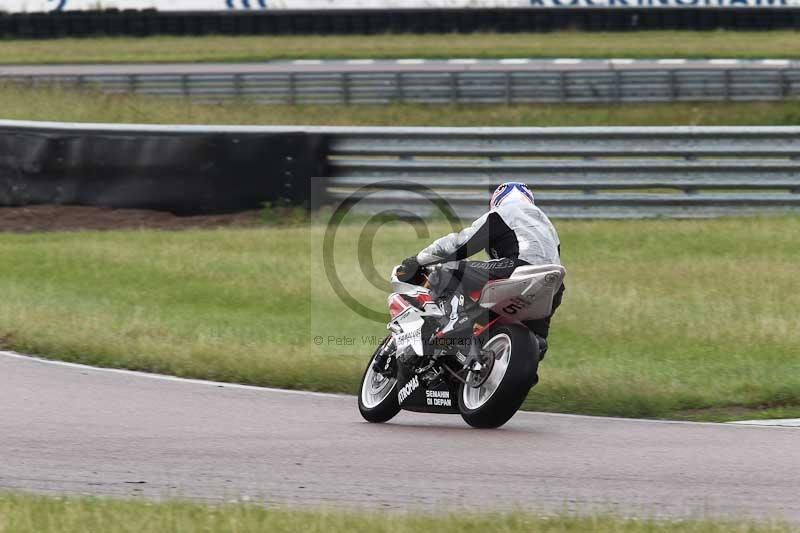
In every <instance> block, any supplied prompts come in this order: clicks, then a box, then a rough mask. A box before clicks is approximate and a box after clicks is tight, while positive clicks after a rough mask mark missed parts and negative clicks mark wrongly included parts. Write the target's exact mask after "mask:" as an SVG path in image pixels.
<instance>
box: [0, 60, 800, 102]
mask: <svg viewBox="0 0 800 533" xmlns="http://www.w3.org/2000/svg"><path fill="white" fill-rule="evenodd" d="M0 80H7V81H12V82H17V83H22V84H26V85H37V84H59V85H64V86H77V87H84V88H96V89H100V90H103V91H108V92H131V93H137V94H145V95H159V96H181V97H191V98H195V99H199V100H203V101H220V100H225V99H230V98H246V99H248V100H252V101H253V102H256V103H264V104H352V105H358V104H382V103H391V102H407V103H424V104H447V103H452V104H491V103H505V104H516V103H531V102H548V103H558V102H563V103H570V102H572V103H593V102H598V103H601V102H674V101H734V100H738V101H747V100H751V101H753V100H782V99H788V98H797V97H799V96H800V69H797V68H730V69H728V68H724V69H723V68H713V69H700V68H692V69H680V68H670V69H625V70H614V69H609V68H604V69H583V70H547V71H513V70H508V71H500V70H487V71H480V70H466V71H452V72H436V71H430V70H429V71H421V70H420V71H394V72H380V71H370V72H346V71H345V72H341V71H340V72H283V73H241V72H240V73H237V72H231V73H220V74H212V73H208V74H200V73H196V74H89V75H80V76H76V75H25V76H19V75H13V76H8V75H6V76H3V75H0Z"/></svg>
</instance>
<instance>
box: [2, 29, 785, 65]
mask: <svg viewBox="0 0 800 533" xmlns="http://www.w3.org/2000/svg"><path fill="white" fill-rule="evenodd" d="M798 50H800V34H798V33H796V32H792V31H770V32H758V31H757V32H744V31H741V32H730V31H729V32H726V31H710V32H701V31H647V32H613V33H601V32H597V33H595V32H587V33H580V32H552V33H528V34H524V33H523V34H492V33H477V34H449V35H396V34H395V35H393V34H389V35H370V36H366V35H352V36H314V35H299V36H259V37H224V36H206V37H144V38H143V37H106V38H85V39H52V40H39V39H36V40H18V41H3V44H2V46H0V64H3V63H5V64H15V63H16V64H20V63H22V64H24V63H126V62H127V63H131V62H210V61H222V62H226V61H227V62H230V61H268V60H282V59H349V58H385V59H391V58H457V57H476V58H502V57H585V58H608V57H631V58H651V57H652V58H654V57H685V58H715V57H716V58H720V57H722V58H729V57H731V58H790V59H791V58H796V57H797V55H798V54H797V51H798Z"/></svg>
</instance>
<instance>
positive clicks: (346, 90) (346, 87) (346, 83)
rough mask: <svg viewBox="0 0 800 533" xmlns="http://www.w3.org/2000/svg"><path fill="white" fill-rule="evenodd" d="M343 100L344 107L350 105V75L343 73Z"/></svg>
mask: <svg viewBox="0 0 800 533" xmlns="http://www.w3.org/2000/svg"><path fill="white" fill-rule="evenodd" d="M341 86H342V100H343V101H344V105H350V73H349V72H343V73H342V78H341Z"/></svg>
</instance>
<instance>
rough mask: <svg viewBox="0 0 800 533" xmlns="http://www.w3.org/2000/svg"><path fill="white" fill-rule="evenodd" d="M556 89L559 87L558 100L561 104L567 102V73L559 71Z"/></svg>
mask: <svg viewBox="0 0 800 533" xmlns="http://www.w3.org/2000/svg"><path fill="white" fill-rule="evenodd" d="M558 87H559V92H560V93H561V94H559V98H560V99H561V101H562V102H566V101H567V73H566V72H565V71H563V70H562V71H561V72H559V73H558Z"/></svg>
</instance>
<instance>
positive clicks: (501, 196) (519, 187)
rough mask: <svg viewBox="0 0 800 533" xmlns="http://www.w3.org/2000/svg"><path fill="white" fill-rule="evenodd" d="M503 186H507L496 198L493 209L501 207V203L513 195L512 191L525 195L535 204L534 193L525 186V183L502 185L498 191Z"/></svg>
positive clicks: (516, 182) (512, 182)
mask: <svg viewBox="0 0 800 533" xmlns="http://www.w3.org/2000/svg"><path fill="white" fill-rule="evenodd" d="M503 186H505V189H504V190H503V191H502V192H501V193H500V194H498V195H497V197H496V198H494V199H493V200H492V207H497V206H498V205H500V202H502V201H503V199H504V198H505V197H506V196H508V195H509V194H511V191H514V190H516V191H519V192H521V193H522V194H524V195H525V197H526V198H528V200H530V201H531V203H533V193H532V192H531V191H530V190H529V189H528V186H527V185H525V184H524V183H520V182H518V181H509V182H507V183H503V184H501V185H500V186H499V187H498V189H499V188H500V187H503Z"/></svg>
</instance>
